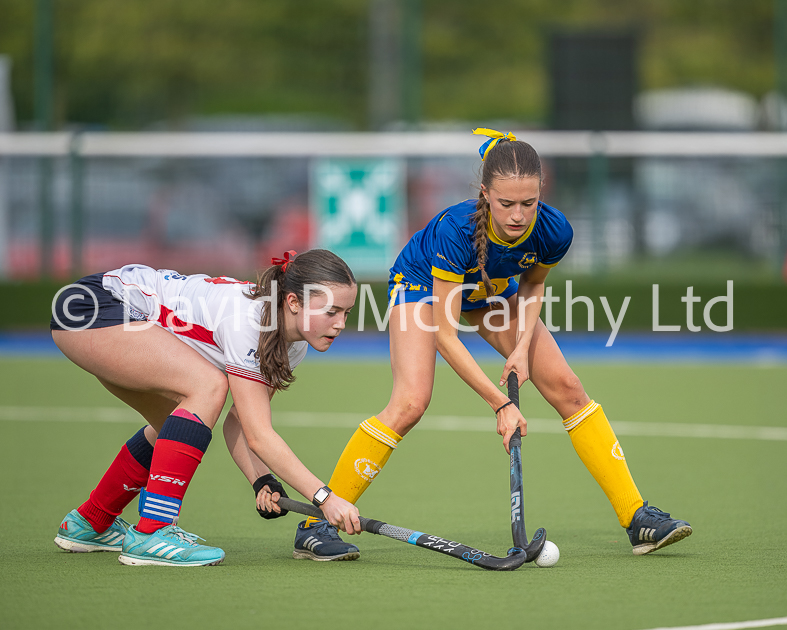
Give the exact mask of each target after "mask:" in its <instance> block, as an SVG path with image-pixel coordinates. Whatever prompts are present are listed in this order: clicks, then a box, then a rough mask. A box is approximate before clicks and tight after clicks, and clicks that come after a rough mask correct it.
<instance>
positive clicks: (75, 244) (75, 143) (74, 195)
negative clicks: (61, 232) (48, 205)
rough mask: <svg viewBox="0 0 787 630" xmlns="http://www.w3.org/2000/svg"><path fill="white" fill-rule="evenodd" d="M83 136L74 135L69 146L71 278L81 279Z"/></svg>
mask: <svg viewBox="0 0 787 630" xmlns="http://www.w3.org/2000/svg"><path fill="white" fill-rule="evenodd" d="M81 145H82V136H81V134H79V133H76V134H74V136H73V137H72V138H71V143H70V144H69V153H68V157H69V170H70V179H71V199H70V214H71V276H72V277H74V278H79V277H81V276H82V270H83V269H84V264H85V261H84V242H85V239H84V234H85V210H84V194H83V191H84V171H85V168H84V158H83V157H82V155H81V153H80V149H81Z"/></svg>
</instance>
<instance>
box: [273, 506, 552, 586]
mask: <svg viewBox="0 0 787 630" xmlns="http://www.w3.org/2000/svg"><path fill="white" fill-rule="evenodd" d="M279 507H282V508H284V509H285V510H290V511H291V512H298V513H299V514H304V515H305V516H314V517H316V518H320V519H322V518H325V517H324V516H323V513H322V512H321V511H320V510H319V508H317V507H315V506H313V505H310V504H308V503H301V502H300V501H293V500H292V499H288V498H286V497H282V498H281V499H279ZM360 518H361V527H362V528H363V531H365V532H369V533H370V534H378V535H380V536H387V537H388V538H393V539H394V540H399V541H401V542H406V543H410V544H411V545H417V546H418V547H423V548H424V549H431V550H432V551H438V552H440V553H444V554H446V555H448V556H451V557H452V558H456V559H458V560H463V561H465V562H469V563H470V564H473V565H475V566H477V567H481V568H482V569H488V570H490V571H513V570H514V569H518V568H519V567H521V566H522V565H523V564H524V563H525V562H526V561H527V554H526V552H525V551H523V550H522V549H511V550H510V551H509V553H508V556H506V557H505V558H498V557H497V556H493V555H491V554H488V553H486V552H485V551H480V550H479V549H473V548H472V547H468V546H467V545H463V544H461V543H458V542H455V541H453V540H446V539H445V538H440V536H432V535H431V534H425V533H424V532H418V531H414V530H412V529H406V528H404V527H396V526H395V525H389V524H388V523H384V522H382V521H375V520H373V519H371V518H364V517H363V516H361V517H360ZM540 551H541V550H540V549H539V552H540ZM536 555H538V554H536Z"/></svg>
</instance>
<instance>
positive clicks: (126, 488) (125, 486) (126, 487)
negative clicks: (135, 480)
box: [123, 484, 142, 492]
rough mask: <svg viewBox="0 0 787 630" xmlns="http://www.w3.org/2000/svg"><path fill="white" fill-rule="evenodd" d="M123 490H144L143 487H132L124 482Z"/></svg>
mask: <svg viewBox="0 0 787 630" xmlns="http://www.w3.org/2000/svg"><path fill="white" fill-rule="evenodd" d="M123 490H125V491H126V492H139V491H140V490H142V488H130V487H129V486H127V485H126V484H123Z"/></svg>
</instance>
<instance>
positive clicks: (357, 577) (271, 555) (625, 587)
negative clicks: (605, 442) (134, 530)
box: [0, 359, 787, 630]
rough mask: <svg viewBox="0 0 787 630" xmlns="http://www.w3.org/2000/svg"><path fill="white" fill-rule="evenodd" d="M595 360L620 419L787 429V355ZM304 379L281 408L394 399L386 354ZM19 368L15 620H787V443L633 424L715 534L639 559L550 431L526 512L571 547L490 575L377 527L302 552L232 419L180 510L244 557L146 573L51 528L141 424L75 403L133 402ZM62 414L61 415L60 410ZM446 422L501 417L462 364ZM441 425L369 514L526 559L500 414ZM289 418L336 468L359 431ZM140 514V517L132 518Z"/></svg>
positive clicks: (247, 623)
mask: <svg viewBox="0 0 787 630" xmlns="http://www.w3.org/2000/svg"><path fill="white" fill-rule="evenodd" d="M575 368H576V371H577V373H578V374H579V376H580V377H581V378H582V380H583V382H584V384H585V386H586V389H587V390H588V391H589V393H590V394H591V396H592V397H594V398H596V399H597V400H598V401H599V402H601V403H602V404H603V405H604V407H605V409H606V411H607V414H608V415H609V417H610V418H611V420H612V422H613V424H614V422H615V421H616V420H618V421H626V422H667V423H702V424H717V425H745V426H776V427H787V417H786V414H785V413H784V410H783V409H784V406H783V403H782V400H781V397H782V393H783V391H784V383H785V382H787V368H785V367H762V368H758V367H751V366H744V367H737V366H717V367H711V366H679V365H675V366H668V365H660V366H655V367H654V366H645V365H625V366H614V365H587V364H582V365H578V366H575ZM498 369H499V366H492V367H491V371H490V373H493V374H496V373H497V371H498ZM298 374H299V379H298V381H297V382H296V384H295V385H293V387H292V388H291V390H290V391H289V392H287V393H285V394H282V395H280V396H277V397H276V399H275V400H274V407H275V409H277V410H279V411H281V412H289V413H290V414H291V413H292V412H294V411H306V412H332V413H339V414H346V417H347V418H350V420H351V421H356V420H357V422H360V421H361V420H362V419H363V418H365V417H366V416H367V415H370V414H371V413H373V412H375V411H378V410H379V409H380V408H381V407H382V406H383V405H384V404H385V403H386V401H387V397H388V393H389V388H390V375H389V370H388V367H387V365H385V364H384V363H366V364H349V363H335V364H334V363H325V362H309V361H306V362H305V363H304V364H303V365H302V366H301V367H299V368H298ZM0 379H2V382H3V390H2V394H0V418H2V420H0V427H2V430H3V439H2V442H0V471H1V472H2V474H0V488H2V510H0V533H2V537H1V538H0V563H1V564H0V566H2V571H0V627H3V628H61V629H62V628H82V627H84V628H106V627H114V628H141V627H166V628H214V627H215V628H262V627H271V628H274V627H275V628H302V627H307V626H312V627H315V628H316V627H328V628H339V627H342V628H349V627H368V628H383V629H386V628H447V627H454V628H488V627H511V626H514V627H527V628H611V629H617V628H620V629H632V630H634V629H646V628H655V627H662V626H682V625H690V624H704V623H712V622H732V621H741V620H751V619H763V618H774V617H781V616H785V615H787V596H785V577H784V576H785V574H787V551H785V549H786V548H787V546H786V545H785V543H784V540H785V538H784V533H783V532H784V523H786V522H787V500H785V497H787V441H783V440H782V441H779V440H774V441H766V440H753V439H716V438H706V439H699V438H664V437H658V438H654V437H647V438H646V437H635V436H627V437H622V438H621V441H622V443H623V446H624V449H625V452H626V456H627V459H628V462H629V465H630V467H631V469H632V472H633V474H634V477H635V479H637V481H638V483H639V486H640V490H641V491H642V493H643V495H644V496H645V498H647V499H649V500H650V501H651V502H652V503H653V504H655V505H657V506H659V507H661V508H662V509H665V510H668V511H671V512H672V513H673V514H674V515H676V516H678V517H680V518H685V519H687V520H689V521H690V522H691V524H692V526H693V527H694V529H695V533H694V535H693V536H691V537H690V538H689V539H687V540H685V541H683V542H681V543H679V544H678V545H675V546H673V547H669V548H667V549H665V550H663V551H662V552H660V553H657V554H654V555H651V556H645V557H640V558H636V557H634V556H633V555H632V554H631V546H630V544H629V542H628V540H627V539H626V537H625V535H624V532H623V530H622V529H620V528H619V526H618V525H617V521H616V518H615V516H614V513H613V511H612V509H611V508H610V507H609V505H608V503H607V501H606V499H605V497H604V495H603V494H602V492H601V491H600V489H599V488H598V487H597V486H596V484H595V482H594V481H593V480H592V478H591V477H590V476H589V475H588V473H587V472H586V471H585V469H584V468H583V466H582V464H581V463H580V462H579V459H578V458H577V457H576V455H575V453H574V451H573V449H572V448H571V445H570V441H569V439H568V438H567V437H566V436H565V435H562V434H559V433H555V434H552V433H543V432H535V431H534V432H533V433H532V434H531V435H530V436H529V437H528V438H527V439H526V441H525V445H524V462H525V463H524V468H525V471H524V477H525V493H526V516H527V522H528V526H529V528H530V531H531V533H532V531H534V530H535V527H538V526H544V527H546V528H547V530H548V532H549V538H550V539H551V540H553V541H554V542H556V543H557V544H558V545H559V547H560V551H561V559H560V562H559V564H558V565H557V566H556V567H554V568H552V569H537V568H536V567H533V566H525V567H523V568H521V569H519V570H518V571H516V572H513V573H491V572H485V571H482V570H480V569H477V568H474V567H472V566H470V565H467V564H464V563H461V562H458V561H456V560H453V559H451V558H447V557H445V556H443V555H440V554H435V553H430V552H428V551H425V550H422V549H418V548H415V547H413V546H410V545H405V544H402V543H398V542H395V541H392V540H390V539H386V538H382V537H376V536H372V535H369V534H364V535H362V536H361V537H360V538H359V539H358V540H357V544H359V546H360V547H361V551H362V556H361V559H360V561H358V562H342V563H316V562H308V561H295V560H293V559H292V558H291V556H290V554H291V551H292V547H291V545H292V540H293V537H294V529H295V526H296V524H297V522H298V520H299V519H298V517H297V515H290V516H288V517H287V518H284V519H279V520H277V521H263V520H262V519H260V518H259V517H258V516H257V514H256V512H255V511H254V507H253V500H252V491H251V489H250V488H249V486H248V484H247V483H246V482H245V479H244V478H243V477H242V475H241V473H240V472H239V471H238V470H237V469H236V468H235V466H234V464H233V462H232V460H231V459H230V456H229V454H228V453H227V450H226V448H225V446H224V444H223V439H222V437H221V435H220V432H217V434H216V438H215V440H214V442H213V444H212V446H211V448H210V450H209V451H208V454H207V456H206V458H205V460H204V463H203V465H202V466H201V467H200V469H199V470H198V472H197V474H196V476H195V478H194V481H193V483H192V485H191V487H190V489H189V492H188V494H187V495H186V500H185V502H184V509H183V515H182V518H181V523H180V524H181V526H183V527H184V528H185V529H186V530H188V531H193V532H196V533H198V534H199V535H201V536H203V537H205V538H206V539H207V542H208V544H212V545H217V546H221V547H222V548H223V549H224V550H225V551H226V552H227V559H226V560H225V562H224V564H223V565H221V566H218V567H207V568H197V569H181V570H178V569H170V568H167V567H125V566H121V565H120V564H119V563H118V562H117V557H116V554H111V553H102V554H99V553H94V554H78V555H77V554H69V553H65V552H61V551H59V550H58V549H57V548H56V547H55V545H54V544H53V542H52V539H53V538H54V536H55V533H56V530H57V525H58V524H59V522H60V519H61V518H62V517H63V516H64V515H65V514H66V513H67V512H68V511H69V510H70V509H72V508H74V507H76V506H77V505H79V504H80V503H81V502H82V501H84V499H85V498H86V496H87V494H88V493H89V491H90V490H91V489H92V487H93V486H94V485H95V483H96V481H97V480H98V478H99V476H100V475H101V474H102V473H103V471H104V470H105V468H106V467H107V465H108V464H109V463H110V461H111V460H112V458H113V457H114V455H115V453H116V452H117V450H118V448H119V447H120V445H121V444H122V443H123V442H124V441H125V440H126V439H127V438H128V437H129V436H130V435H131V434H132V432H133V431H135V430H136V428H137V427H138V426H140V425H141V423H140V422H135V421H134V420H133V418H132V419H131V421H125V420H124V417H127V416H124V415H122V414H121V415H120V416H119V417H118V420H119V421H118V422H98V421H90V420H85V421H79V420H77V421H74V419H73V418H72V419H71V420H67V419H66V420H64V419H63V418H67V416H64V415H63V414H62V411H63V409H67V408H69V407H72V408H73V407H80V408H87V407H101V408H106V407H118V408H122V405H120V403H117V402H116V401H115V400H114V399H113V398H112V396H110V395H109V394H107V393H106V392H104V391H103V390H102V388H101V387H100V386H99V385H98V383H97V382H96V381H95V380H94V379H93V378H92V377H90V376H89V375H87V374H85V373H83V372H81V371H80V370H79V369H78V368H76V367H74V366H72V365H71V364H69V363H68V362H66V361H64V360H44V359H42V360H29V361H23V360H10V359H7V360H0ZM522 394H523V395H522V404H523V408H524V409H525V412H526V415H528V416H530V417H533V418H547V419H549V418H556V415H555V413H554V412H553V411H552V410H551V409H550V408H549V407H548V406H547V405H546V404H545V403H544V402H543V401H542V400H541V399H540V398H539V396H538V394H537V393H536V392H535V391H534V390H533V388H532V387H530V386H527V388H526V389H524V390H523V392H522ZM14 407H22V408H34V411H35V410H37V411H36V413H37V414H38V415H36V413H33V414H32V415H28V416H26V417H29V418H32V419H28V420H24V421H23V420H15V419H14V417H15V414H18V415H19V417H21V416H22V415H24V414H23V413H22V411H18V412H17V411H15V410H14V409H13V408H14ZM42 408H44V409H43V410H42ZM46 408H54V409H55V410H57V413H58V414H60V415H58V416H57V417H58V418H61V419H60V420H51V421H48V420H45V419H41V418H46V411H45V409H46ZM354 414H357V418H355V419H353V415H354ZM429 414H434V415H457V416H484V415H487V410H486V409H485V406H484V404H483V403H482V402H481V401H480V400H479V399H477V397H476V396H475V395H474V394H473V393H472V392H471V391H470V390H469V389H468V388H467V387H466V386H465V385H463V384H462V383H461V382H459V381H458V380H457V379H456V377H455V376H454V375H453V374H452V373H451V372H450V370H449V368H447V367H446V366H444V365H443V366H440V367H439V368H438V376H437V384H436V391H435V395H434V399H433V401H432V406H431V407H430V410H429ZM86 417H87V416H86ZM90 417H93V416H90ZM281 417H282V418H284V417H287V413H282V415H281ZM35 418H39V419H35ZM427 420H428V418H426V419H425V421H424V423H423V425H422V426H421V427H418V428H417V429H416V430H414V431H413V432H412V433H411V434H410V435H409V436H408V437H407V438H406V440H404V441H403V442H402V444H401V445H400V447H399V448H398V449H397V452H396V453H395V455H394V456H393V457H392V458H391V461H390V462H389V464H388V465H387V467H386V468H385V471H384V473H383V474H381V475H380V476H379V477H378V478H377V480H375V482H374V487H373V488H372V489H371V490H370V491H369V492H367V494H366V495H364V497H363V498H362V499H361V501H360V504H359V506H360V508H361V511H362V513H364V514H366V515H368V516H370V517H374V518H379V519H382V520H387V521H388V522H391V523H393V524H396V525H401V526H404V527H410V528H413V529H419V530H421V531H426V532H429V533H434V534H439V535H442V536H445V537H448V538H453V539H455V540H459V541H461V542H464V543H467V544H470V545H477V546H478V547H480V548H482V549H484V550H486V551H489V552H491V553H494V554H496V555H503V554H505V551H506V550H507V549H508V547H509V546H510V540H511V538H510V529H509V525H508V471H507V461H508V460H507V457H506V455H505V453H504V451H503V450H502V447H501V444H500V438H499V437H498V436H497V435H496V434H495V433H494V432H493V426H494V420H493V418H492V417H491V416H490V418H489V427H490V430H489V431H488V432H483V431H438V430H432V429H429V428H427V427H428V426H429V424H428V422H427ZM280 432H281V434H282V435H283V437H284V438H285V439H286V440H287V441H288V442H289V443H290V444H291V446H292V447H293V448H294V450H295V452H296V453H297V454H298V455H299V456H300V457H301V458H302V460H303V461H304V462H306V463H307V465H309V466H310V467H311V468H312V470H313V471H314V472H315V473H316V474H317V475H318V476H321V477H322V478H323V479H326V480H327V478H328V477H329V476H330V472H331V470H332V467H333V463H334V462H335V460H336V458H337V456H338V454H339V453H340V452H341V450H342V448H343V447H344V444H345V442H346V440H347V439H348V437H349V436H350V434H351V432H352V429H351V428H320V427H300V428H299V427H295V426H291V425H290V426H285V427H282V428H280ZM133 508H135V506H132V509H130V510H128V511H127V513H126V515H125V516H126V517H127V518H128V520H131V521H132V522H134V521H135V520H136V519H135V517H136V515H135V511H134V509H133Z"/></svg>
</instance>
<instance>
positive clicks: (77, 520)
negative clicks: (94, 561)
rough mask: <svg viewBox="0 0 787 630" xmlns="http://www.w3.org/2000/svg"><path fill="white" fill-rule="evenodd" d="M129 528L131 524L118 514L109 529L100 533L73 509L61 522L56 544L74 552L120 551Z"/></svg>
mask: <svg viewBox="0 0 787 630" xmlns="http://www.w3.org/2000/svg"><path fill="white" fill-rule="evenodd" d="M128 528H129V524H128V523H127V522H126V521H124V520H123V519H122V518H120V517H119V516H118V517H115V521H114V522H113V523H112V525H110V526H109V529H107V530H106V531H103V532H101V533H98V532H96V530H94V529H93V526H92V525H91V524H90V523H88V522H87V520H85V518H84V517H83V516H82V515H81V514H80V513H79V512H77V511H76V510H71V511H70V512H69V513H68V514H67V515H66V517H65V518H64V519H63V522H62V523H60V527H59V528H58V530H57V536H56V537H55V544H56V545H57V546H58V547H60V548H61V549H64V550H65V551H71V552H73V553H89V552H91V551H120V549H121V546H122V545H123V540H124V538H125V537H126V532H127V531H128Z"/></svg>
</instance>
